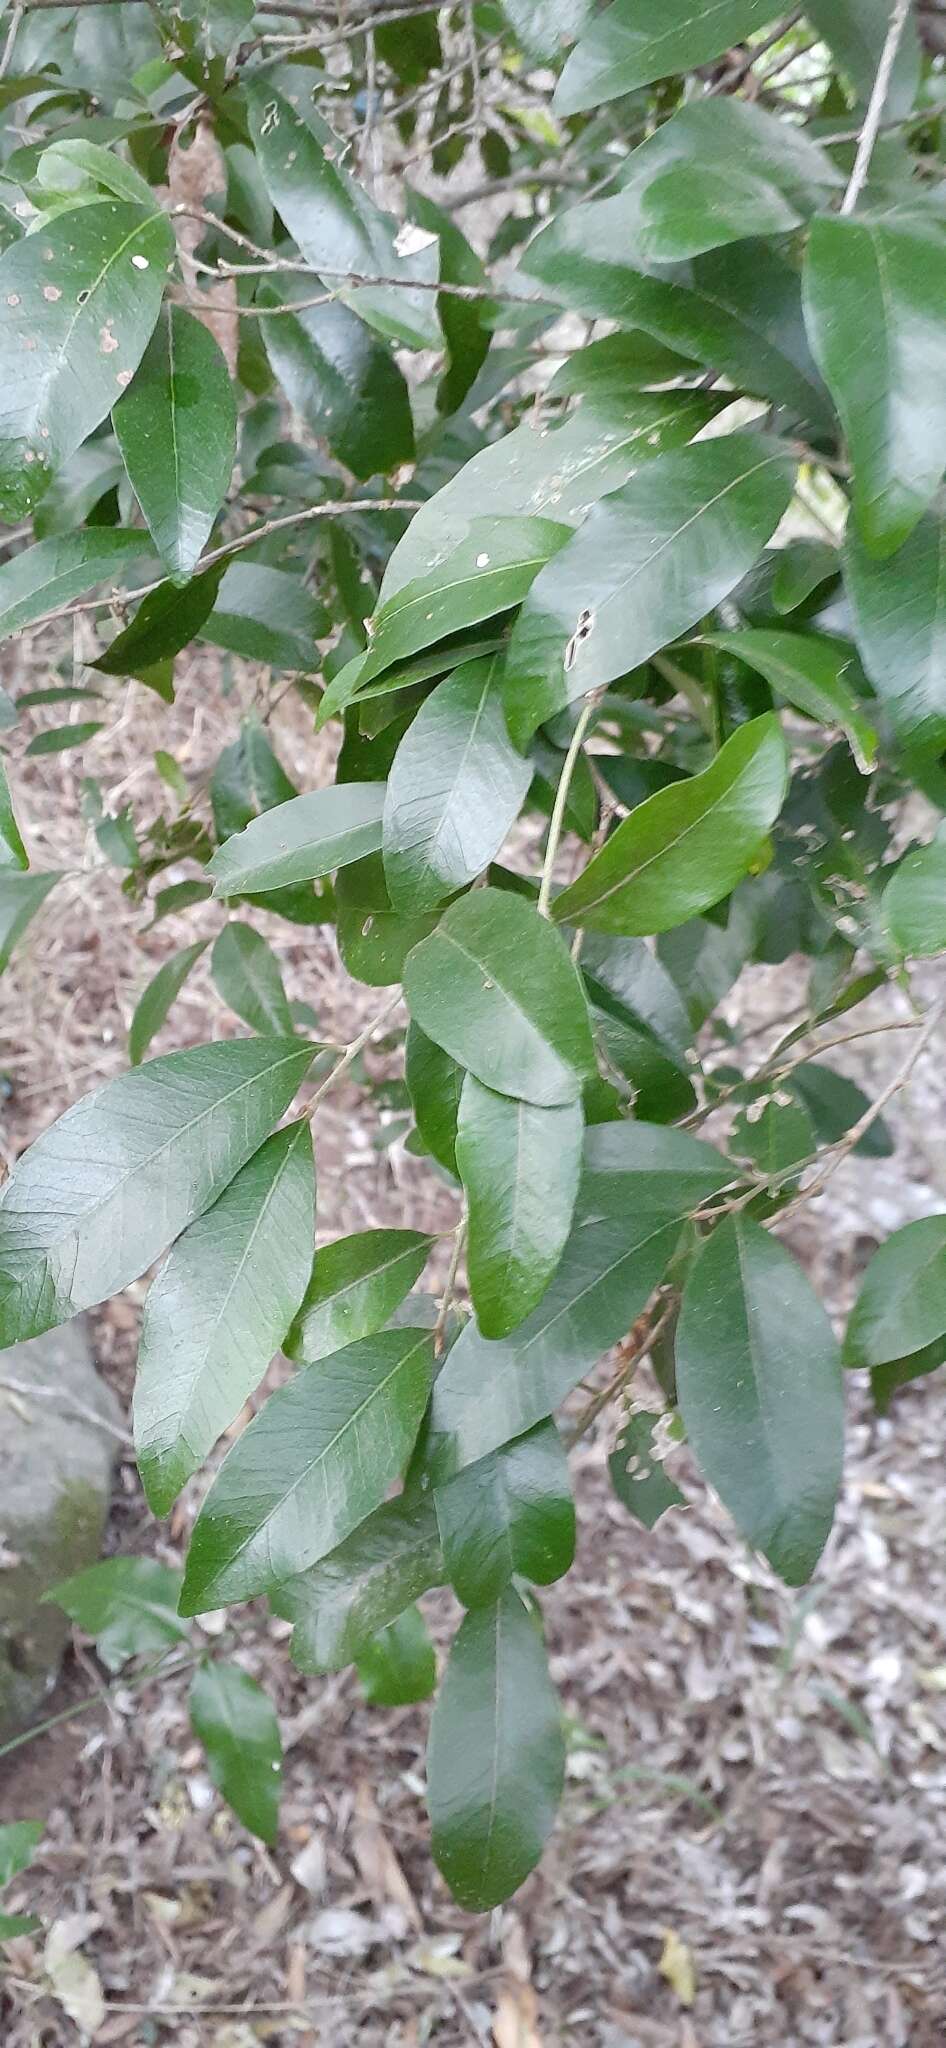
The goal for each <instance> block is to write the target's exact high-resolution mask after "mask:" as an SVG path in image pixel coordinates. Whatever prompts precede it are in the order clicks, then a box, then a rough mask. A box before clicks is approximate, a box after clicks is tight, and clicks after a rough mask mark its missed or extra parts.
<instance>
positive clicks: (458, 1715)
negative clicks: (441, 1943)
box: [427, 1587, 565, 1913]
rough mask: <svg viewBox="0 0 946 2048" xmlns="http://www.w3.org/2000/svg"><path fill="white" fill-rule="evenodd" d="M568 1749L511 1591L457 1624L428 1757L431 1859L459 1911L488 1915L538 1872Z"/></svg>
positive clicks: (541, 1660)
mask: <svg viewBox="0 0 946 2048" xmlns="http://www.w3.org/2000/svg"><path fill="white" fill-rule="evenodd" d="M564 1769H565V1744H564V1737H563V1732H562V1718H561V1709H560V1707H559V1703H558V1700H557V1698H556V1695H555V1692H554V1690H553V1688H552V1684H551V1680H550V1678H549V1673H548V1664H547V1662H546V1657H545V1646H544V1644H543V1642H542V1635H541V1631H540V1627H539V1622H538V1618H537V1616H535V1615H534V1614H532V1613H530V1611H529V1610H528V1608H527V1607H526V1606H525V1605H524V1603H523V1601H522V1599H521V1597H520V1595H519V1594H518V1593H517V1592H515V1591H513V1589H512V1588H511V1587H510V1588H508V1589H507V1591H506V1592H505V1593H503V1594H501V1595H500V1598H499V1599H498V1600H497V1601H495V1602H494V1604H493V1605H492V1606H490V1607H480V1608H476V1609H475V1610H474V1612H473V1613H472V1614H468V1615H467V1616H466V1619H465V1621H463V1622H462V1623H461V1625H460V1628H459V1631H458V1633H457V1636H456V1639H455V1641H454V1644H453V1648H452V1650H451V1652H450V1661H449V1663H448V1665H447V1670H446V1674H445V1677H444V1681H443V1685H442V1687H441V1691H440V1696H439V1698H438V1700H437V1704H436V1706H435V1708H434V1712H433V1719H432V1721H431V1726H430V1744H429V1747H428V1751H427V1803H428V1807H429V1809H430V1821H431V1828H432V1831H433V1834H432V1841H433V1852H434V1859H435V1861H436V1863H437V1866H438V1869H439V1870H441V1871H442V1873H443V1875H444V1877H445V1878H446V1880H447V1883H448V1885H449V1886H450V1890H451V1891H452V1893H453V1896H454V1898H455V1899H456V1901H457V1904H458V1905H460V1906H464V1907H465V1908H466V1910H467V1911H468V1912H475V1913H485V1912H488V1911H489V1909H490V1907H492V1906H498V1905H500V1904H501V1903H502V1901H503V1899H508V1898H509V1896H510V1894H511V1893H512V1892H514V1891H515V1890H516V1889H517V1887H518V1886H519V1885H520V1884H521V1883H522V1881H523V1878H525V1877H528V1875H529V1872H530V1870H533V1869H534V1868H535V1865H536V1864H537V1862H538V1860H539V1857H540V1856H541V1854H542V1851H543V1849H544V1847H545V1843H546V1840H547V1837H548V1835H549V1833H550V1830H551V1828H552V1825H553V1822H554V1820H555V1814H556V1811H557V1808H558V1802H559V1799H560V1798H561V1792H562V1780H563V1775H564Z"/></svg>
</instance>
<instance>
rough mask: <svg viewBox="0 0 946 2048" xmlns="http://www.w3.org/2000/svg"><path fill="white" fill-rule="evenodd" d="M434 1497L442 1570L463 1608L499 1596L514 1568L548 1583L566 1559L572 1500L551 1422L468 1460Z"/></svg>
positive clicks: (571, 1550) (571, 1548)
mask: <svg viewBox="0 0 946 2048" xmlns="http://www.w3.org/2000/svg"><path fill="white" fill-rule="evenodd" d="M435 1502H436V1508H437V1521H438V1523H439V1526H440V1540H441V1543H442V1545H443V1557H444V1564H445V1566H446V1571H447V1577H448V1578H449V1580H450V1584H451V1586H452V1587H453V1590H454V1592H455V1593H456V1596H457V1599H458V1600H462V1602H463V1605H464V1607H483V1606H486V1605H488V1603H489V1602H490V1601H492V1600H496V1599H498V1597H499V1595H500V1593H501V1592H502V1591H503V1588H504V1587H505V1586H507V1585H508V1584H509V1581H510V1579H511V1578H512V1576H513V1574H514V1573H516V1574H518V1576H519V1577H520V1578H523V1579H531V1580H532V1582H533V1584H534V1585H537V1586H548V1585H551V1583H552V1581H553V1579H560V1578H562V1576H563V1574H564V1573H565V1572H567V1571H568V1570H569V1568H570V1566H571V1564H572V1560H573V1558H574V1555H575V1505H574V1502H573V1500H572V1496H571V1488H570V1486H569V1483H568V1460H567V1458H566V1456H565V1452H564V1449H563V1446H562V1442H561V1438H560V1437H559V1433H558V1430H557V1429H556V1427H555V1424H554V1422H540V1423H538V1424H537V1426H536V1428H535V1429H530V1430H529V1431H528V1434H527V1435H526V1436H521V1437H519V1438H517V1440H516V1442H515V1443H511V1444H504V1445H503V1447H502V1449H501V1450H498V1451H492V1452H491V1453H490V1455H489V1457H488V1458H481V1459H480V1461H479V1463H478V1464H476V1465H468V1466H467V1468H466V1470H465V1471H464V1472H458V1473H457V1476H456V1478H455V1479H451V1480H449V1481H448V1483H447V1485H446V1486H440V1487H438V1488H437V1492H436V1495H435Z"/></svg>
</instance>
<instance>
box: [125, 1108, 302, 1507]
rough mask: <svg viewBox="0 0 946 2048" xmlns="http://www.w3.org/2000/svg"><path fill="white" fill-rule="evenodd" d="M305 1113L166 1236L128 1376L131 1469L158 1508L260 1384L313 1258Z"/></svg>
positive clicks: (165, 1503) (168, 1503)
mask: <svg viewBox="0 0 946 2048" xmlns="http://www.w3.org/2000/svg"><path fill="white" fill-rule="evenodd" d="M314 1235H315V1171H314V1167H313V1163H312V1134H311V1131H310V1129H309V1125H308V1123H307V1122H306V1120H305V1119H303V1120H302V1121H301V1122H299V1123H295V1124H288V1125H287V1126H286V1127H285V1128H284V1129H283V1130H279V1131H276V1132H274V1134H273V1136H272V1137H271V1138H268V1139H267V1141H266V1143H265V1144H264V1145H262V1146H261V1147H260V1150H259V1151H258V1152H256V1153H254V1155H253V1157H252V1159H249V1160H248V1161H247V1163H246V1165H245V1166H244V1167H243V1168H242V1169H241V1171H240V1172H239V1173H238V1174H237V1175H236V1177H235V1179H233V1180H232V1181H231V1182H230V1186H229V1187H228V1188H226V1189H225V1190H224V1192H223V1194H222V1195H220V1196H219V1197H218V1199H217V1201H216V1202H215V1203H214V1204H213V1207H212V1208H210V1209H207V1210H206V1211H205V1212H204V1214H203V1215H202V1216H200V1217H198V1219H197V1221H196V1222H195V1223H192V1224H191V1225H190V1228H189V1229H188V1230H186V1231H185V1232H184V1234H183V1236H182V1237H180V1238H178V1241H177V1243H176V1244H175V1245H174V1247H173V1249H172V1251H171V1253H170V1256H169V1258H168V1260H167V1263H166V1265H165V1266H164V1267H163V1269H162V1271H161V1272H160V1273H159V1275H158V1277H157V1279H156V1280H155V1282H154V1284H153V1286H152V1287H151V1289H150V1291H149V1293H148V1296H147V1299H146V1301H145V1311H144V1318H143V1321H142V1326H141V1343H140V1348H139V1352H138V1376H137V1380H136V1383H135V1447H136V1451H137V1456H138V1469H139V1471H140V1473H141V1479H142V1484H143V1486H144V1489H145V1492H146V1494H147V1496H148V1503H149V1506H150V1507H151V1509H152V1511H153V1513H154V1514H156V1515H166V1514H168V1513H169V1511H170V1509H171V1507H172V1506H173V1504H174V1502H175V1500H176V1499H177V1496H178V1494H179V1493H180V1490H181V1488H182V1486H183V1485H184V1484H185V1482H186V1481H187V1480H188V1479H189V1478H190V1476H191V1474H192V1473H193V1472H196V1471H197V1469H198V1467H199V1466H200V1465H201V1464H202V1462H203V1460H204V1458H205V1457H206V1456H207V1454H208V1452H209V1451H211V1450H212V1449H213V1446H214V1444H215V1443H216V1441H217V1439H218V1437H220V1436H222V1434H223V1432H224V1430H225V1429H227V1428H229V1425H230V1423H231V1422H233V1421H234V1419H235V1417H236V1416H237V1415H239V1413H240V1410H241V1408H242V1407H243V1404H244V1402H245V1401H248V1400H249V1397H250V1395H251V1394H252V1393H254V1392H255V1390H256V1388H257V1387H258V1386H259V1383H260V1381H261V1379H262V1378H263V1374H264V1373H265V1371H266V1369H267V1366H268V1365H269V1363H270V1360H271V1359H272V1357H273V1354H274V1353H275V1352H276V1351H278V1349H279V1347H280V1345H281V1343H282V1341H283V1338H284V1337H285V1335H286V1332H287V1330H288V1328H289V1325H290V1323H291V1321H292V1318H293V1316H294V1315H295V1312H296V1309H297V1308H298V1306H299V1302H300V1300H301V1299H302V1295H303V1291H304V1289H305V1284H306V1280H307V1278H308V1275H309V1270H310V1267H311V1264H312V1241H313V1237H314Z"/></svg>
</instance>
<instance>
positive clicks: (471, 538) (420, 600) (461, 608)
mask: <svg viewBox="0 0 946 2048" xmlns="http://www.w3.org/2000/svg"><path fill="white" fill-rule="evenodd" d="M568 539H569V532H568V528H567V526H562V525H560V524H558V523H557V522H556V521H554V520H552V519H512V518H506V517H500V518H497V517H496V516H495V515H493V516H492V517H491V518H485V517H484V518H479V519H473V520H471V521H470V523H469V526H468V528H467V532H466V534H465V536H464V538H463V540H462V541H459V542H458V543H457V545H456V547H454V548H451V549H450V550H449V551H448V552H447V553H446V554H445V555H444V556H443V558H442V559H441V560H440V561H438V562H437V563H436V564H435V566H433V567H432V568H430V569H429V570H427V571H425V573H424V574H423V575H421V576H416V577H414V578H413V579H412V581H411V582H409V583H404V584H402V585H401V587H400V589H398V590H397V591H395V593H394V595H393V597H391V598H389V599H387V600H386V601H385V602H384V603H383V604H382V605H381V608H380V610H379V611H378V612H376V613H375V616H374V620H373V622H372V625H371V628H370V640H369V645H368V652H367V654H366V656H365V660H364V666H363V668H362V669H361V671H360V674H359V687H360V686H361V685H362V684H364V683H368V682H371V681H372V680H373V678H374V677H375V676H378V675H380V674H381V673H382V671H383V670H384V669H386V668H391V667H393V665H394V663H395V662H398V661H405V660H406V659H407V656H408V655H410V654H418V653H419V652H420V650H421V648H424V647H430V646H431V645H432V643H433V642H434V641H435V640H443V639H445V638H446V635H447V634H448V633H459V632H460V631H462V629H463V627H464V626H476V625H478V624H479V622H480V620H481V619H491V618H492V617H493V616H494V614H495V613H496V612H502V611H507V610H508V609H509V606H510V605H514V604H518V603H519V600H520V598H523V597H524V596H525V594H526V591H527V590H528V588H529V585H530V584H531V583H532V582H533V581H534V579H535V577H536V575H537V574H538V572H539V570H540V569H541V568H542V566H543V564H544V563H546V562H548V561H549V559H550V557H552V556H554V555H556V554H557V553H558V552H559V550H560V549H561V548H562V547H564V545H565V542H566V541H567V540H568Z"/></svg>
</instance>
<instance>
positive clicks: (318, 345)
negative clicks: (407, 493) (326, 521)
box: [259, 278, 414, 477]
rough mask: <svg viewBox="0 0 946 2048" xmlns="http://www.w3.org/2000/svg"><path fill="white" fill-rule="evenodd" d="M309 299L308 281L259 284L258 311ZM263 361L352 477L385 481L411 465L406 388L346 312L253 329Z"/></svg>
mask: <svg viewBox="0 0 946 2048" xmlns="http://www.w3.org/2000/svg"><path fill="white" fill-rule="evenodd" d="M307 296H308V297H309V298H311V296H312V281H311V279H305V278H302V279H296V280H295V281H294V283H293V284H291V285H290V284H289V283H288V282H283V283H280V284H276V283H267V284H266V285H265V286H264V287H263V289H262V290H261V292H260V293H259V298H260V303H261V304H262V305H264V306H278V305H284V306H288V305H290V304H291V303H292V302H293V300H294V299H297V298H304V297H307ZM260 325H261V327H262V332H263V340H264V342H265V344H266V353H267V355H268V357H269V360H270V364H271V366H272V369H273V371H274V373H275V375H276V376H277V377H278V379H279V382H280V384H281V385H282V388H283V390H284V392H285V394H286V397H287V398H288V400H289V403H290V405H291V406H292V407H293V409H294V411H295V412H297V413H298V414H299V416H300V418H301V419H303V420H304V421H305V423H306V426H307V427H308V428H309V431H310V433H312V434H314V435H315V436H316V437H317V438H318V439H319V440H325V441H327V442H328V445H329V447H330V448H331V450H332V453H333V455H336V456H337V457H338V460H339V462H343V463H344V465H345V468H346V469H350V470H351V471H352V473H353V475H354V476H358V477H370V476H377V475H378V474H379V473H380V474H381V475H382V476H388V475H390V472H391V471H392V470H393V469H396V468H397V467H398V464H399V463H402V462H412V461H413V459H414V423H413V420H412V418H411V404H410V398H409V396H408V390H407V385H406V384H405V382H404V378H403V377H402V375H401V372H400V370H399V369H398V366H397V363H396V362H395V360H394V357H393V355H392V354H391V351H390V349H389V348H387V347H386V346H385V345H384V343H383V342H379V341H377V340H375V338H374V336H373V335H372V334H371V333H370V332H369V330H368V328H366V327H365V326H364V324H363V322H362V321H361V320H359V319H358V318H357V317H356V315H355V314H354V313H350V312H349V311H348V308H347V306H342V305H338V304H332V305H327V306H304V307H301V308H300V310H299V311H298V312H297V313H277V314H274V315H273V317H272V318H271V319H268V320H263V321H261V322H260Z"/></svg>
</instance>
